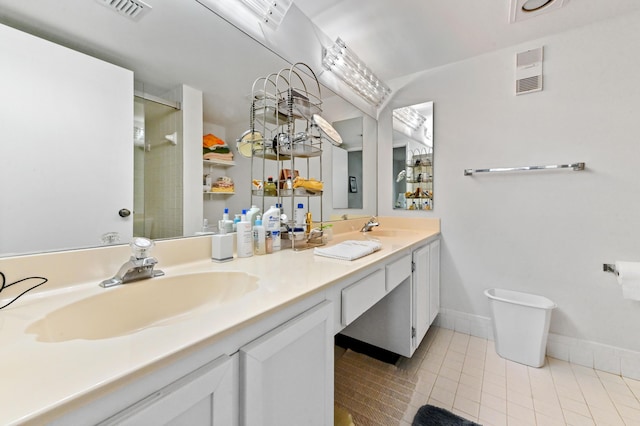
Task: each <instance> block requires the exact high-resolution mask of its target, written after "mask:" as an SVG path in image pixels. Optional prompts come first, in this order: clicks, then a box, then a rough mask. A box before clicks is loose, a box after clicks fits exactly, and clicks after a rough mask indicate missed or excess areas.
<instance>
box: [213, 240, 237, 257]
mask: <svg viewBox="0 0 640 426" xmlns="http://www.w3.org/2000/svg"><path fill="white" fill-rule="evenodd" d="M233 239H234V235H233V234H216V235H212V236H211V259H213V260H214V261H216V262H228V261H230V260H233Z"/></svg>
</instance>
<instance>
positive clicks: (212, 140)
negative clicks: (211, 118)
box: [202, 133, 225, 148]
mask: <svg viewBox="0 0 640 426" xmlns="http://www.w3.org/2000/svg"><path fill="white" fill-rule="evenodd" d="M214 145H225V143H224V141H223V140H222V139H220V138H219V137H217V136H216V135H214V134H211V133H209V134H207V135H204V136H203V137H202V146H204V147H205V148H210V147H212V146H214Z"/></svg>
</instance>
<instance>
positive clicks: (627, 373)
mask: <svg viewBox="0 0 640 426" xmlns="http://www.w3.org/2000/svg"><path fill="white" fill-rule="evenodd" d="M434 325H436V326H438V327H442V328H447V329H449V330H454V331H457V332H459V333H464V334H469V335H472V336H476V337H480V338H483V339H489V340H494V337H493V326H492V324H491V318H488V317H483V316H480V315H472V314H468V313H465V312H459V311H454V310H451V309H440V313H439V314H438V316H437V317H436V319H435V321H434ZM547 356H549V357H552V358H556V359H560V360H562V361H568V362H571V363H572V364H577V365H582V366H585V367H590V368H595V369H596V370H601V371H606V372H608V373H612V374H617V375H621V376H624V377H629V378H631V379H636V380H640V352H636V351H630V350H628V349H623V348H618V347H615V346H609V345H604V344H602V343H597V342H590V341H587V340H581V339H577V338H575V337H567V336H562V335H560V334H554V333H549V338H548V339H547Z"/></svg>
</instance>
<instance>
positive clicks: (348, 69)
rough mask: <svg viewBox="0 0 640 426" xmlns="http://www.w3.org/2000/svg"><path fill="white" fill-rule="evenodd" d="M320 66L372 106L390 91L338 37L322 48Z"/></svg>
mask: <svg viewBox="0 0 640 426" xmlns="http://www.w3.org/2000/svg"><path fill="white" fill-rule="evenodd" d="M322 66H323V67H324V68H326V69H327V70H329V71H331V72H333V73H334V74H336V75H337V76H338V77H340V78H341V79H342V81H344V82H345V83H346V84H347V85H348V86H349V87H351V88H352V89H353V90H354V91H355V92H356V93H357V94H358V95H360V96H361V97H362V98H364V99H365V100H366V101H367V102H369V103H370V104H371V105H373V106H376V107H377V106H379V105H380V104H381V103H382V102H383V101H384V100H385V98H386V97H387V96H389V94H390V93H391V89H390V88H389V86H387V85H386V84H385V83H384V82H383V81H382V80H380V79H379V78H378V77H376V75H375V74H374V73H373V72H372V71H371V70H370V69H369V68H368V67H367V66H366V65H365V63H364V62H362V61H361V60H360V58H358V56H357V55H356V54H355V53H353V51H352V50H351V49H349V48H347V45H346V44H345V43H344V41H342V39H340V38H339V37H338V38H337V39H336V42H335V44H334V45H333V46H331V47H330V48H328V49H323V53H322Z"/></svg>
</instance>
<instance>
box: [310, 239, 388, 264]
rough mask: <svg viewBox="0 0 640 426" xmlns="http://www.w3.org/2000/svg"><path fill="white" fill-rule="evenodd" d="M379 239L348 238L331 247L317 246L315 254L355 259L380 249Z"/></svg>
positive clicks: (341, 258) (314, 250)
mask: <svg viewBox="0 0 640 426" xmlns="http://www.w3.org/2000/svg"><path fill="white" fill-rule="evenodd" d="M381 248H382V244H380V242H379V241H357V240H347V241H344V242H341V243H339V244H336V245H334V246H331V247H325V248H322V247H316V248H315V249H313V254H317V255H318V256H324V257H331V258H333V259H340V260H355V259H359V258H361V257H363V256H366V255H368V254H371V253H373V252H374V251H377V250H380V249H381Z"/></svg>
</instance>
